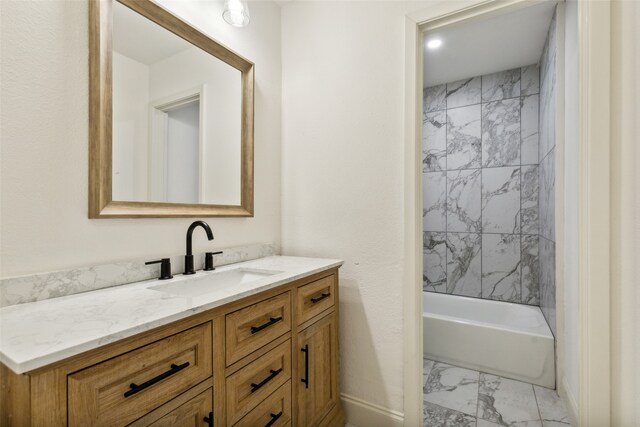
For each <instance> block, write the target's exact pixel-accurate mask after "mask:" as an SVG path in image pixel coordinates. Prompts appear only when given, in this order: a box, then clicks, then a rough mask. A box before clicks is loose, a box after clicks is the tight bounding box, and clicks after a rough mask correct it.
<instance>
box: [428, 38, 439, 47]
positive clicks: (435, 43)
mask: <svg viewBox="0 0 640 427" xmlns="http://www.w3.org/2000/svg"><path fill="white" fill-rule="evenodd" d="M440 46H442V40H440V39H432V40H429V41H428V42H427V47H428V48H429V49H437V48H439V47H440Z"/></svg>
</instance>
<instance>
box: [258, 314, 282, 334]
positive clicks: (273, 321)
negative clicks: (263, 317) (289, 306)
mask: <svg viewBox="0 0 640 427" xmlns="http://www.w3.org/2000/svg"><path fill="white" fill-rule="evenodd" d="M281 320H282V316H280V317H270V318H269V321H268V322H267V323H265V324H264V325H260V326H252V327H251V333H252V334H255V333H256V332H260V331H261V330H263V329H264V328H268V327H269V326H271V325H273V324H275V323H278V322H279V321H281Z"/></svg>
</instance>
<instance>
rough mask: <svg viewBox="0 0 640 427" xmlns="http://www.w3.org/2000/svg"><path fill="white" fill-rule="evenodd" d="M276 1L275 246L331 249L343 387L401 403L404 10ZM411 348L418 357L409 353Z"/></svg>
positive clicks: (386, 5)
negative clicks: (278, 187) (335, 261)
mask: <svg viewBox="0 0 640 427" xmlns="http://www.w3.org/2000/svg"><path fill="white" fill-rule="evenodd" d="M424 6H425V3H420V2H387V1H373V2H370V1H359V2H354V1H351V2H323V1H305V2H291V3H288V4H286V5H285V6H284V7H283V10H282V49H283V53H282V63H283V79H282V80H283V96H282V113H283V154H282V156H283V157H282V168H283V192H282V206H283V210H282V233H283V235H282V245H283V252H285V253H288V254H295V255H313V256H326V257H338V258H342V259H344V260H345V264H344V266H343V267H342V268H341V270H340V275H341V281H340V285H341V286H340V292H341V294H340V298H341V302H340V306H341V310H342V311H341V319H340V322H341V323H340V335H341V336H340V345H341V359H340V361H341V373H342V377H341V380H342V383H341V386H342V392H343V393H345V394H347V395H350V396H352V397H355V398H357V399H361V400H363V401H365V402H368V403H372V404H375V405H379V406H380V407H382V408H385V409H390V410H393V411H396V412H402V411H403V400H402V399H403V390H402V387H403V377H402V376H403V351H402V346H403V343H402V332H403V330H402V318H403V312H402V310H403V305H402V304H403V303H402V290H403V268H404V258H403V256H404V255H403V250H404V237H403V236H404V202H403V197H404V181H403V180H404V121H403V120H404V116H403V108H404V72H405V70H404V50H405V40H404V34H405V14H406V13H407V12H408V11H407V10H406V9H407V8H409V7H411V8H415V9H418V8H420V7H424ZM416 357H421V356H420V355H416Z"/></svg>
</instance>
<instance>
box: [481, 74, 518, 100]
mask: <svg viewBox="0 0 640 427" xmlns="http://www.w3.org/2000/svg"><path fill="white" fill-rule="evenodd" d="M518 96H520V68H514V69H513V70H506V71H499V72H497V73H493V74H487V75H484V76H482V102H489V101H498V100H501V99H507V98H515V97H518Z"/></svg>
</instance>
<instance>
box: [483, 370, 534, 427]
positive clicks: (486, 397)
mask: <svg viewBox="0 0 640 427" xmlns="http://www.w3.org/2000/svg"><path fill="white" fill-rule="evenodd" d="M478 418H482V419H484V420H487V421H491V422H493V423H496V424H498V425H501V426H514V427H515V426H517V427H533V426H536V427H542V422H541V420H540V414H539V413H538V407H537V405H536V398H535V394H534V392H533V386H532V385H531V384H527V383H523V382H520V381H514V380H509V379H506V378H501V377H497V376H495V375H489V374H484V373H481V374H480V387H479V395H478Z"/></svg>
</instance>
